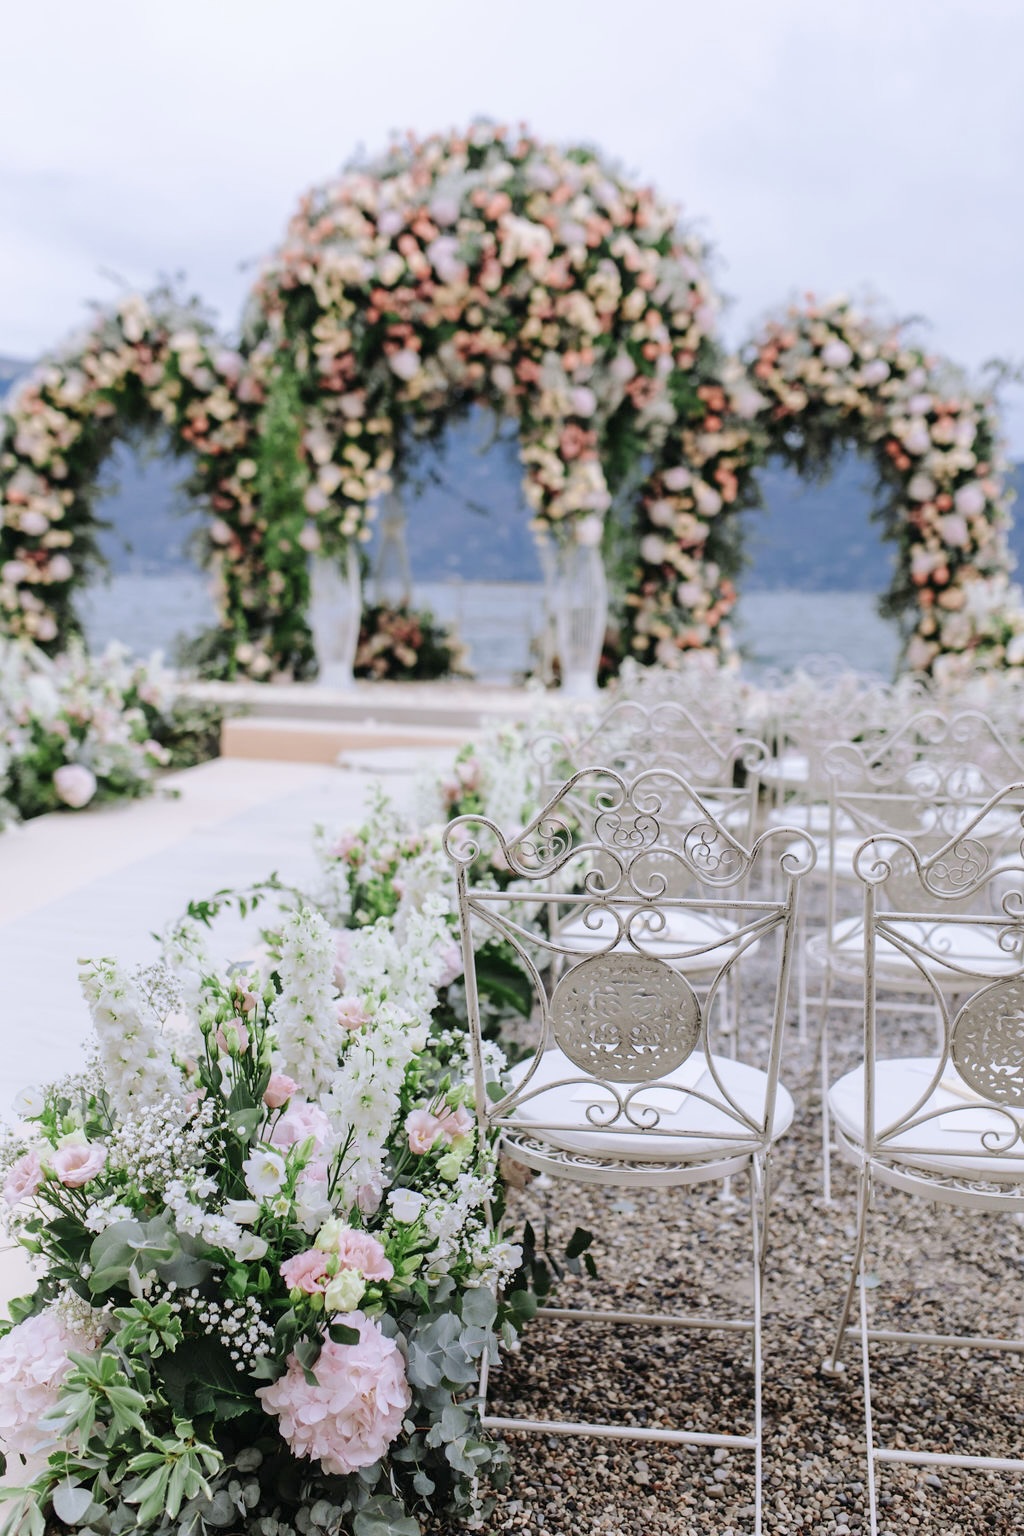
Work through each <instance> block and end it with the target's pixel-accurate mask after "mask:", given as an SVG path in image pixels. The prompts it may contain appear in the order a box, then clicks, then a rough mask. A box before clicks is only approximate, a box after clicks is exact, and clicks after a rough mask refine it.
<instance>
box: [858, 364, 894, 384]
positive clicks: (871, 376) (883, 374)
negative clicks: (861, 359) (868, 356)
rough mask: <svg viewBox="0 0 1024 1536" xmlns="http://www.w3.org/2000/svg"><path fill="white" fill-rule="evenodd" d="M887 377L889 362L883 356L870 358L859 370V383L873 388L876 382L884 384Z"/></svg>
mask: <svg viewBox="0 0 1024 1536" xmlns="http://www.w3.org/2000/svg"><path fill="white" fill-rule="evenodd" d="M888 377H889V364H888V363H887V362H886V361H885V359H884V358H881V357H875V358H872V360H871V362H870V363H865V365H864V367H863V368H862V369H861V371H860V378H861V383H862V384H865V385H867V387H868V388H869V389H873V388H874V387H875V386H876V385H877V384H884V383H885V381H886V379H887V378H888Z"/></svg>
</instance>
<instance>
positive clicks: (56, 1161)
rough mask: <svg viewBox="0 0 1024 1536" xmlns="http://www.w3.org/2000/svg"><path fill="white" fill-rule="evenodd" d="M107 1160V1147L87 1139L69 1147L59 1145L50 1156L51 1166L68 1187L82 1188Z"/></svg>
mask: <svg viewBox="0 0 1024 1536" xmlns="http://www.w3.org/2000/svg"><path fill="white" fill-rule="evenodd" d="M106 1161H107V1149H106V1147H104V1146H101V1145H100V1143H99V1142H98V1141H86V1142H82V1143H80V1144H78V1145H77V1146H76V1145H74V1144H72V1145H71V1146H69V1147H58V1148H57V1150H56V1152H54V1153H53V1155H52V1157H51V1158H50V1167H51V1168H52V1169H53V1171H54V1174H55V1175H56V1176H57V1178H58V1179H59V1180H60V1182H61V1183H62V1184H65V1185H66V1186H67V1187H68V1189H80V1188H81V1186H82V1185H83V1184H88V1183H89V1180H90V1179H94V1178H95V1177H96V1175H97V1174H98V1173H100V1172H101V1171H102V1169H103V1166H104V1164H105V1163H106Z"/></svg>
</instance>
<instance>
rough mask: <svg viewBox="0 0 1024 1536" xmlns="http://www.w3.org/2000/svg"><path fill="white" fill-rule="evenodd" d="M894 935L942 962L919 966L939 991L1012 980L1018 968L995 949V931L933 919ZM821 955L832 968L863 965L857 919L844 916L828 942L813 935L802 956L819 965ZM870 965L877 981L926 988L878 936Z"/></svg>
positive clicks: (1016, 962) (917, 973) (1012, 958)
mask: <svg viewBox="0 0 1024 1536" xmlns="http://www.w3.org/2000/svg"><path fill="white" fill-rule="evenodd" d="M900 931H901V932H902V933H904V934H905V935H906V937H907V940H908V941H909V942H910V943H913V944H920V945H922V946H923V947H924V948H926V949H927V950H928V951H929V952H930V953H931V954H932V955H934V956H942V957H943V959H938V958H936V959H928V958H927V957H925V958H924V959H923V962H922V963H923V964H924V965H925V968H926V969H927V971H928V972H929V974H930V975H932V976H933V977H934V978H935V980H936V981H938V983H939V984H940V986H943V987H956V986H958V985H959V986H964V985H972V978H976V977H978V976H993V977H998V976H1006V975H1012V974H1014V973H1015V972H1016V971H1018V970H1019V969H1020V960H1019V958H1018V957H1017V956H1016V955H1013V954H1009V953H1007V951H1006V950H1004V949H1000V947H999V941H998V930H997V929H995V928H982V927H976V928H975V927H971V926H969V925H967V924H962V923H943V922H940V921H938V920H936V921H935V922H934V923H915V922H903V923H901V924H900ZM826 952H827V955H828V958H830V960H831V962H832V965H833V966H834V967H835V968H836V969H838V970H840V971H843V972H845V973H847V974H849V973H852V972H853V971H856V972H857V973H858V974H859V973H860V971H861V970H862V969H863V964H864V923H863V920H862V919H861V918H859V917H845V918H843V919H842V921H841V922H838V923H836V924H835V925H834V927H833V928H832V932H831V936H830V937H829V936H827V935H825V934H821V933H816V934H813V935H812V936H811V937H810V938H809V939H808V940H807V953H808V955H809V957H810V958H811V959H812V960H815V961H817V962H818V963H819V964H821V963H823V962H824V960H825V958H826ZM944 962H948V964H947V963H944ZM875 965H876V969H877V972H878V974H879V975H880V976H882V977H888V978H889V979H891V980H898V981H900V982H903V983H906V984H908V985H919V986H925V985H926V983H925V980H924V977H923V976H922V975H921V972H920V971H919V970H918V968H917V966H916V965H915V964H914V962H913V961H912V960H911V959H910V958H909V957H908V956H907V955H905V954H904V953H903V951H902V950H900V949H897V948H896V946H895V945H894V944H891V943H890V942H889V940H888V939H886V938H882V937H879V939H878V942H877V944H876V945H875ZM964 971H966V972H968V973H969V977H968V978H965V977H964V975H963V974H962V973H963V972H964Z"/></svg>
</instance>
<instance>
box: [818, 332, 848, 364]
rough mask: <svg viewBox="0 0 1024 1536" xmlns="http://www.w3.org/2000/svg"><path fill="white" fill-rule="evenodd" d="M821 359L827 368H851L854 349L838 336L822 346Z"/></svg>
mask: <svg viewBox="0 0 1024 1536" xmlns="http://www.w3.org/2000/svg"><path fill="white" fill-rule="evenodd" d="M821 360H822V362H823V363H824V364H825V367H826V368H849V366H850V364H851V363H852V362H853V351H852V349H851V348H850V347H848V346H847V345H846V342H845V341H841V340H840V339H839V337H838V336H837V337H834V338H833V339H832V340H831V341H827V342H826V343H825V345H824V346H823V347H822V349H821Z"/></svg>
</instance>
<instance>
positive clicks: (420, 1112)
mask: <svg viewBox="0 0 1024 1536" xmlns="http://www.w3.org/2000/svg"><path fill="white" fill-rule="evenodd" d="M405 1131H406V1135H407V1136H408V1138H409V1151H410V1152H419V1153H423V1152H429V1151H430V1149H431V1147H432V1146H433V1145H434V1142H435V1141H436V1140H437V1138H438V1136H440V1134H441V1122H440V1120H438V1118H437V1116H436V1115H432V1114H431V1113H430V1111H429V1109H413V1110H410V1111H409V1113H408V1114H407V1115H406V1117H405Z"/></svg>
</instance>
